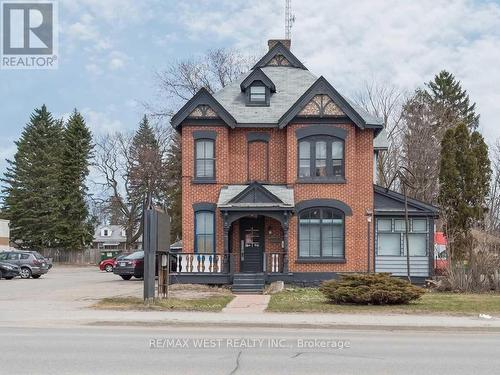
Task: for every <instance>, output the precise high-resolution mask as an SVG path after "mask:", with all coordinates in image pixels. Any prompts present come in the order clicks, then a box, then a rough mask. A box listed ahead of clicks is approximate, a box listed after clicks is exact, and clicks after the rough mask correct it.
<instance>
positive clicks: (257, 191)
mask: <svg viewBox="0 0 500 375" xmlns="http://www.w3.org/2000/svg"><path fill="white" fill-rule="evenodd" d="M228 203H276V204H284V203H283V201H282V200H281V199H279V198H278V197H277V196H276V195H274V194H272V193H271V192H270V191H269V190H267V189H266V188H265V187H264V186H262V184H260V183H258V182H252V183H251V184H250V185H248V187H247V188H246V189H245V190H243V191H242V192H241V193H239V194H238V195H236V196H235V197H234V198H233V199H231V200H230V201H229V202H228Z"/></svg>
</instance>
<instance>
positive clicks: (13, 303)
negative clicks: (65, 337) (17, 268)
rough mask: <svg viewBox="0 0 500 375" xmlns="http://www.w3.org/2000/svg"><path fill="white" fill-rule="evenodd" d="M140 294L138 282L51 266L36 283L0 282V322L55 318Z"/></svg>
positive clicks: (94, 269) (94, 270) (89, 269)
mask: <svg viewBox="0 0 500 375" xmlns="http://www.w3.org/2000/svg"><path fill="white" fill-rule="evenodd" d="M142 290H143V281H142V279H134V278H133V279H132V280H129V281H125V280H122V279H121V278H120V277H119V276H117V275H114V274H113V273H106V272H101V271H99V269H98V268H97V267H69V266H58V265H55V266H54V267H53V268H52V269H51V270H50V271H49V272H48V273H47V274H46V275H43V276H42V277H41V278H39V279H37V280H35V279H28V280H25V279H20V278H15V279H13V280H4V279H2V280H0V305H1V306H2V308H1V309H0V322H1V321H2V320H3V318H7V317H9V316H15V315H17V316H18V317H19V318H22V317H28V316H33V317H37V316H38V317H40V318H41V317H42V316H46V317H52V318H56V317H57V316H60V315H61V314H65V313H72V312H75V311H78V310H81V309H82V308H86V307H89V306H91V305H92V304H94V303H95V302H96V301H98V300H99V299H101V298H105V297H115V296H136V297H141V296H142Z"/></svg>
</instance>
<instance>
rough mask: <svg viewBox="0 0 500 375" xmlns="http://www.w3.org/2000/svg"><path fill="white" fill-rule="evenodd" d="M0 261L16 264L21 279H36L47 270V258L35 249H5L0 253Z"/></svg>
mask: <svg viewBox="0 0 500 375" xmlns="http://www.w3.org/2000/svg"><path fill="white" fill-rule="evenodd" d="M0 261H2V262H7V263H10V264H14V265H16V266H18V267H19V268H20V276H21V278H22V279H29V278H30V277H32V278H34V279H38V278H39V277H40V276H42V275H44V274H46V273H47V272H48V271H49V264H48V263H47V260H46V259H45V258H44V257H43V256H41V255H40V254H39V253H37V252H36V251H34V252H32V251H22V250H16V251H5V252H3V253H0Z"/></svg>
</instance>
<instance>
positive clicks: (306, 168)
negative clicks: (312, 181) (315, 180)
mask: <svg viewBox="0 0 500 375" xmlns="http://www.w3.org/2000/svg"><path fill="white" fill-rule="evenodd" d="M310 176H311V161H310V160H309V159H300V160H299V177H310Z"/></svg>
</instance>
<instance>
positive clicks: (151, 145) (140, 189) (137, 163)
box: [129, 116, 163, 201]
mask: <svg viewBox="0 0 500 375" xmlns="http://www.w3.org/2000/svg"><path fill="white" fill-rule="evenodd" d="M130 159H131V165H130V181H129V184H130V188H131V196H132V199H134V200H140V201H142V200H144V199H145V198H146V196H147V194H148V193H149V194H151V195H152V196H153V198H156V199H159V194H160V191H161V189H160V186H161V183H162V180H161V176H162V174H163V168H162V167H163V163H162V156H161V152H160V146H159V143H158V140H157V138H156V136H155V134H154V131H153V128H152V127H151V126H150V125H149V121H148V118H147V117H146V116H144V117H143V118H142V120H141V122H140V123H139V129H138V130H137V132H136V133H135V135H134V138H133V139H132V145H131V147H130Z"/></svg>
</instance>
